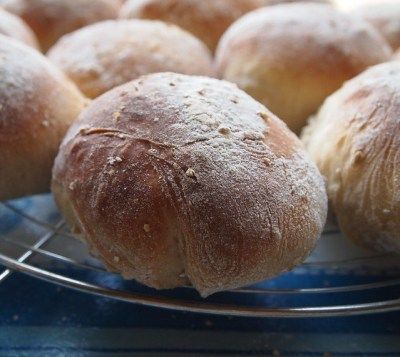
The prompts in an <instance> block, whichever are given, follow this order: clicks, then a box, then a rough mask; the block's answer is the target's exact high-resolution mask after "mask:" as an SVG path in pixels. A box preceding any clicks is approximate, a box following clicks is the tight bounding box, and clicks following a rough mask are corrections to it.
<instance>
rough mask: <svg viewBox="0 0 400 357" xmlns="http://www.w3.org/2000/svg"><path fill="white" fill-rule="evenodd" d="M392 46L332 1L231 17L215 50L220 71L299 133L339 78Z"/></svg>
mask: <svg viewBox="0 0 400 357" xmlns="http://www.w3.org/2000/svg"><path fill="white" fill-rule="evenodd" d="M391 54H392V52H391V49H390V47H389V45H388V44H387V42H386V41H385V40H384V39H383V38H382V37H381V35H380V34H379V33H378V32H377V30H375V29H374V28H373V27H372V25H370V24H368V23H366V22H364V21H362V20H360V19H357V18H355V17H351V16H350V15H346V14H343V13H341V12H340V11H338V10H336V9H335V8H334V7H333V6H330V5H324V4H315V3H295V4H283V5H277V6H267V7H264V8H262V9H259V10H255V11H253V12H251V13H249V14H247V15H245V16H244V17H242V18H241V19H239V20H238V21H237V22H236V23H234V24H233V25H232V26H231V27H230V28H229V29H228V30H227V32H226V33H225V34H224V36H223V37H222V39H221V42H220V43H219V46H218V49H217V53H216V63H217V68H218V70H219V73H220V75H221V76H222V77H223V78H225V79H227V80H229V81H231V82H234V83H237V84H238V85H239V87H240V88H242V89H244V90H245V91H246V92H248V93H249V94H250V95H251V96H253V97H254V98H256V99H257V100H259V101H260V102H262V103H263V104H264V105H266V106H267V108H268V109H270V110H271V111H272V112H273V113H275V114H276V115H278V116H279V117H280V118H281V119H282V120H284V121H285V122H286V123H287V124H288V126H289V128H291V129H292V130H293V131H295V132H296V133H298V132H299V131H300V129H301V128H302V127H303V126H304V125H305V123H306V121H307V118H308V117H309V116H310V115H311V114H313V113H314V112H315V111H316V110H317V109H318V108H319V106H320V105H321V104H322V102H323V100H324V99H325V98H326V97H327V96H328V95H329V94H331V93H332V92H334V91H335V90H336V89H338V88H339V87H340V86H341V85H342V83H343V82H344V81H346V80H348V79H350V78H352V77H354V76H355V75H357V74H358V73H360V72H362V71H363V70H364V69H366V68H367V67H369V66H371V65H374V64H377V63H379V62H384V61H386V60H388V59H389V58H390V56H391Z"/></svg>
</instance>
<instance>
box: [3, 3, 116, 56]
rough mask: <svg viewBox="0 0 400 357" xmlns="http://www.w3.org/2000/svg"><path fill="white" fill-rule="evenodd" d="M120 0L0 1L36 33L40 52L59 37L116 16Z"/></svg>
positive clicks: (45, 49)
mask: <svg viewBox="0 0 400 357" xmlns="http://www.w3.org/2000/svg"><path fill="white" fill-rule="evenodd" d="M120 6H121V1H120V0H0V7H3V8H4V9H6V10H7V11H10V12H12V13H14V14H16V15H18V16H20V17H21V18H22V19H23V20H25V22H26V23H27V24H28V25H29V26H30V27H31V28H32V30H33V31H34V32H35V34H36V36H37V38H38V40H39V42H40V46H41V48H42V50H43V51H47V50H48V48H50V46H52V45H53V44H54V43H55V42H56V41H57V40H58V39H59V38H60V37H61V36H63V35H65V34H67V33H69V32H72V31H74V30H77V29H79V28H81V27H84V26H87V25H89V24H92V23H94V22H98V21H102V20H107V19H115V18H116V17H117V16H118V12H119V8H120Z"/></svg>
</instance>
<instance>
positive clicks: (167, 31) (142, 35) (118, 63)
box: [48, 20, 214, 98]
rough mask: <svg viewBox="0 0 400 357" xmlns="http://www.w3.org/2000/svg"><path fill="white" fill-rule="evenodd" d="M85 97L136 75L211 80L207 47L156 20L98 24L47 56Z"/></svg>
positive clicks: (70, 37) (64, 40)
mask: <svg viewBox="0 0 400 357" xmlns="http://www.w3.org/2000/svg"><path fill="white" fill-rule="evenodd" d="M48 57H49V59H50V60H51V61H52V62H53V63H55V64H56V65H57V66H58V67H59V68H61V69H62V70H63V71H64V73H66V74H67V75H68V76H69V77H70V78H71V79H72V80H73V81H74V82H75V83H76V84H77V85H78V87H79V88H80V89H81V90H82V92H83V93H84V94H86V95H87V96H88V97H90V98H95V97H97V96H99V95H100V94H103V93H104V92H106V91H108V90H110V89H112V88H114V87H116V86H118V85H121V84H124V83H126V82H129V81H130V80H133V79H136V78H138V77H140V76H141V75H145V74H149V73H155V72H168V71H173V72H177V73H184V74H198V75H207V76H211V75H213V74H214V70H213V64H212V58H211V54H210V52H209V50H208V49H207V47H206V46H205V45H204V44H203V43H201V42H200V41H199V40H198V39H197V38H195V37H194V36H192V35H191V34H190V33H188V32H186V31H184V30H182V29H180V28H179V27H177V26H174V25H168V24H165V23H163V22H161V21H149V20H119V21H111V20H110V21H103V22H100V23H97V24H94V25H91V26H87V27H85V28H83V29H80V30H78V31H75V32H73V33H71V34H69V35H66V36H64V37H63V38H62V39H61V40H60V41H59V42H57V44H56V45H55V46H54V47H52V48H51V49H50V51H49V53H48Z"/></svg>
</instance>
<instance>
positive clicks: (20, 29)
mask: <svg viewBox="0 0 400 357" xmlns="http://www.w3.org/2000/svg"><path fill="white" fill-rule="evenodd" d="M0 34H1V35H4V36H8V37H11V38H13V39H15V40H18V41H21V42H23V43H25V44H26V45H28V46H31V47H34V48H36V49H38V48H39V44H38V42H37V39H36V37H35V35H34V33H33V32H32V30H31V29H30V28H29V27H28V26H27V25H26V24H25V23H24V22H23V21H22V20H21V19H20V18H19V17H17V16H15V15H13V14H11V13H9V12H7V11H4V10H2V9H1V8H0Z"/></svg>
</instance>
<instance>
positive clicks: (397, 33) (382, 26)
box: [351, 1, 400, 50]
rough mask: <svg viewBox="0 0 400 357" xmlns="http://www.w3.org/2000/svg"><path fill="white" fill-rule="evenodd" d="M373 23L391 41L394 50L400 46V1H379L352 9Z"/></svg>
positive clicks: (357, 14)
mask: <svg viewBox="0 0 400 357" xmlns="http://www.w3.org/2000/svg"><path fill="white" fill-rule="evenodd" d="M351 13H352V14H353V15H356V16H359V17H361V18H362V19H364V20H367V21H368V22H369V23H371V24H372V25H373V26H374V27H375V28H376V29H377V30H378V31H379V32H380V33H381V34H382V35H383V37H385V38H386V40H387V41H388V42H389V44H390V46H391V47H392V49H393V50H397V49H398V48H399V47H400V3H399V2H385V1H379V2H375V3H366V4H363V5H361V6H356V7H355V8H354V9H352V10H351Z"/></svg>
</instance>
